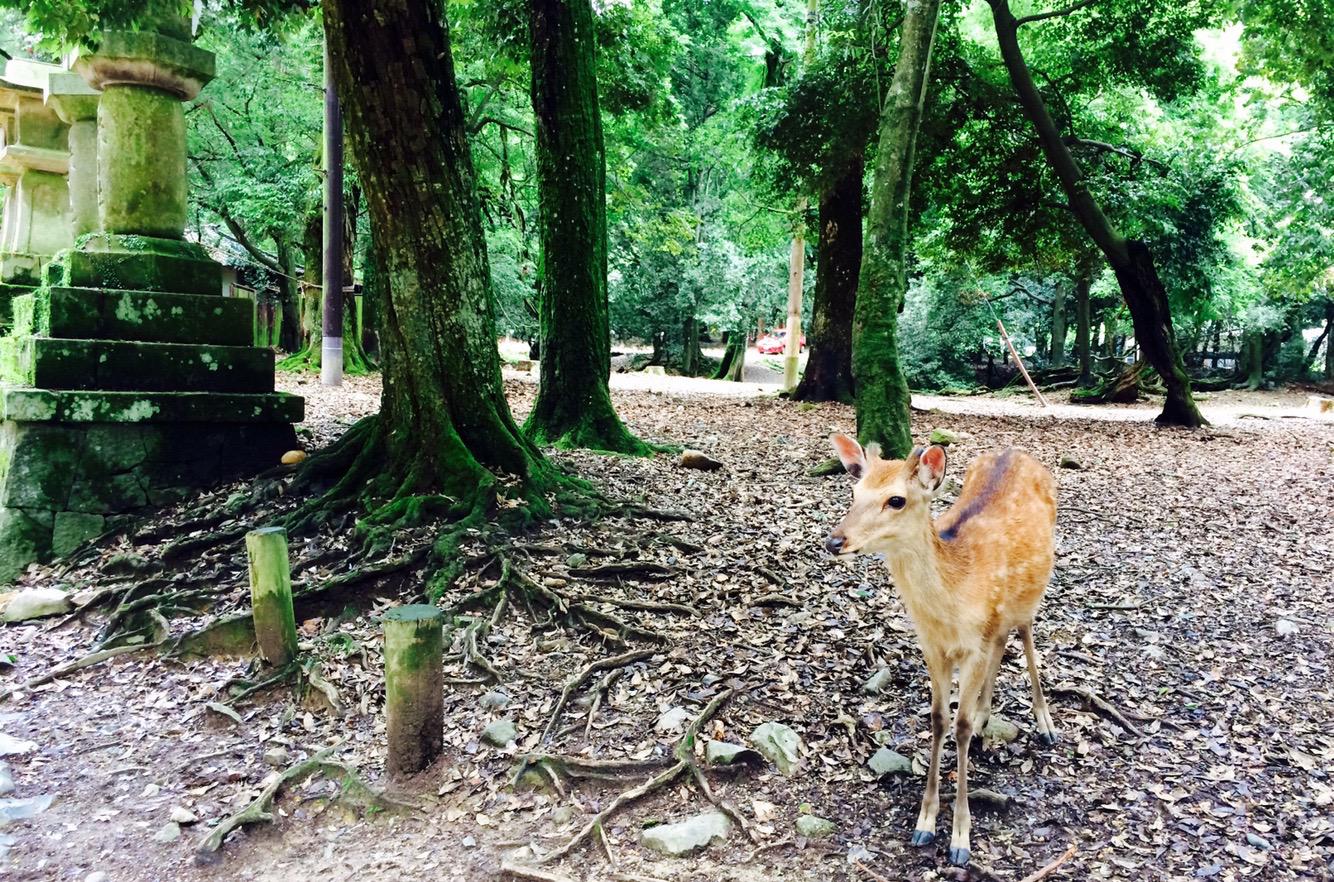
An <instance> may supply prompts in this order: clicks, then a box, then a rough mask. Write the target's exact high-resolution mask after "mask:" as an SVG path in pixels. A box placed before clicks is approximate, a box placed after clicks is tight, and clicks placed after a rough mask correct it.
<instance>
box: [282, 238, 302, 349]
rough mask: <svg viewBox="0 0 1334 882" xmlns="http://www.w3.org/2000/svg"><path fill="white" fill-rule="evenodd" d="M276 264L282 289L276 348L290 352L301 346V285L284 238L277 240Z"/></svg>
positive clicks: (293, 257)
mask: <svg viewBox="0 0 1334 882" xmlns="http://www.w3.org/2000/svg"><path fill="white" fill-rule="evenodd" d="M278 265H279V266H281V267H282V273H283V274H282V276H281V277H279V279H278V285H279V288H280V289H281V291H282V293H281V295H280V296H281V298H282V301H281V307H280V309H281V312H282V324H281V325H280V326H279V329H278V348H279V349H281V350H282V351H283V352H287V353H289V354H290V353H293V352H296V351H297V350H298V349H300V348H301V344H300V341H301V333H300V332H301V285H300V283H299V282H298V280H297V278H296V255H295V254H294V253H293V252H292V245H291V243H290V242H288V241H287V240H285V239H281V240H279V241H278Z"/></svg>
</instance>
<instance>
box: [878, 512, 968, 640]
mask: <svg viewBox="0 0 1334 882" xmlns="http://www.w3.org/2000/svg"><path fill="white" fill-rule="evenodd" d="M943 544H944V543H942V542H941V540H940V537H939V536H937V535H936V531H935V528H934V526H933V525H932V523H931V521H930V519H925V520H923V521H922V525H921V530H920V531H919V532H918V533H916V534H914V535H912V536H911V537H910V538H909V539H908V540H907V541H905V542H903V543H902V544H901V545H900V547H899V549H898V551H897V552H896V553H894V554H890V555H887V556H886V558H887V562H888V565H889V572H890V575H892V576H893V577H894V584H895V585H897V586H898V589H899V593H900V594H901V595H902V597H903V605H904V606H905V607H906V608H907V610H908V615H910V616H911V617H912V620H913V623H914V625H915V626H916V628H917V632H918V634H919V635H920V636H921V637H922V638H923V639H927V637H928V635H931V634H943V633H946V632H948V631H952V630H953V628H954V625H955V624H956V623H957V621H958V614H959V610H958V600H957V597H956V595H955V592H954V585H953V581H952V579H951V578H950V575H951V571H952V569H953V567H952V566H951V563H952V561H950V559H949V557H948V550H947V549H945V548H944V547H942V546H943Z"/></svg>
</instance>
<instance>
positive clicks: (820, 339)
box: [792, 156, 864, 403]
mask: <svg viewBox="0 0 1334 882" xmlns="http://www.w3.org/2000/svg"><path fill="white" fill-rule="evenodd" d="M863 171H864V163H863V161H862V158H861V157H860V156H856V157H854V158H853V159H852V160H851V161H850V162H849V163H848V167H847V169H846V170H845V171H844V173H843V175H842V176H841V177H840V178H839V179H838V181H836V182H835V183H834V185H833V186H832V187H830V188H829V191H828V192H827V193H825V194H824V195H823V196H822V197H821V198H820V247H819V250H818V252H817V254H816V259H815V260H816V263H815V294H814V298H813V302H812V304H811V310H812V312H811V329H810V334H809V337H808V341H809V343H810V349H809V350H808V355H807V357H806V370H805V372H804V373H803V374H802V376H801V383H800V384H799V385H798V386H797V390H796V392H794V393H793V395H792V397H793V398H794V399H796V400H797V401H843V402H849V403H850V402H852V401H853V400H854V390H855V388H856V387H855V385H854V384H853V382H852V318H853V313H854V312H855V310H856V305H857V274H858V273H859V272H860V270H861V263H862V211H863V200H862V177H863Z"/></svg>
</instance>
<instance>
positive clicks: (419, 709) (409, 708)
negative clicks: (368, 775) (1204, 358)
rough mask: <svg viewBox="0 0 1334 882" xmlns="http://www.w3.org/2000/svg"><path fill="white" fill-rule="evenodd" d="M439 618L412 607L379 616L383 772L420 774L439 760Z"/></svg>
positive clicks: (427, 610)
mask: <svg viewBox="0 0 1334 882" xmlns="http://www.w3.org/2000/svg"><path fill="white" fill-rule="evenodd" d="M444 619H445V617H444V614H443V613H442V612H441V611H440V609H439V608H438V607H434V606H427V605H425V604H412V605H409V606H400V607H397V608H395V609H391V610H390V611H389V612H387V613H385V614H384V694H385V710H386V715H387V716H388V718H389V719H388V731H387V733H386V735H387V738H388V745H387V750H388V753H387V755H386V758H385V770H386V771H387V772H388V773H389V774H390V775H391V776H399V775H410V774H412V773H413V772H420V771H421V770H422V769H424V768H426V767H427V766H429V765H430V764H431V762H432V761H433V760H434V759H435V758H436V757H437V756H439V755H440V747H441V745H442V744H443V742H444V728H445V695H444V688H445V683H444V679H445V671H444Z"/></svg>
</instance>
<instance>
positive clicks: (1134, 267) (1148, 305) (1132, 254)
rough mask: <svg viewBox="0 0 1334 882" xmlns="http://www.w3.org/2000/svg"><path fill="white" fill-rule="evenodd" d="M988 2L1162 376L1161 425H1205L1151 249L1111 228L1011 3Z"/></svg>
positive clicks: (1065, 180) (1004, 49) (1143, 346)
mask: <svg viewBox="0 0 1334 882" xmlns="http://www.w3.org/2000/svg"><path fill="white" fill-rule="evenodd" d="M987 2H988V3H990V4H991V11H992V18H993V20H994V22H995V25H996V39H997V41H998V42H999V44H1000V51H1001V58H1002V60H1003V61H1004V63H1005V69H1006V71H1007V72H1008V73H1009V75H1010V83H1011V84H1012V85H1013V86H1014V89H1015V92H1016V93H1018V96H1019V103H1020V104H1021V105H1022V106H1023V109H1024V113H1025V114H1026V115H1027V116H1028V118H1029V120H1030V121H1031V122H1032V123H1033V126H1034V128H1035V129H1036V130H1037V133H1038V139H1039V140H1040V141H1041V143H1042V151H1043V153H1044V154H1045V155H1046V157H1047V163H1048V165H1050V166H1051V169H1052V171H1053V172H1055V174H1056V177H1057V178H1058V179H1059V180H1060V182H1061V187H1062V188H1063V189H1064V191H1065V195H1066V198H1067V199H1068V200H1069V202H1070V209H1071V211H1073V212H1074V214H1075V216H1076V217H1077V218H1078V219H1079V222H1080V224H1082V225H1083V227H1084V229H1085V230H1086V231H1087V232H1088V234H1089V236H1090V238H1092V239H1093V241H1094V243H1096V244H1097V246H1098V248H1099V249H1100V250H1101V251H1102V253H1103V254H1104V255H1106V257H1107V260H1108V262H1109V263H1111V265H1112V270H1113V271H1114V272H1115V273H1116V280H1117V282H1118V283H1119V285H1120V287H1121V294H1122V296H1123V297H1124V298H1125V301H1126V306H1128V307H1129V308H1130V317H1131V319H1132V321H1133V322H1134V326H1135V339H1136V340H1137V341H1138V342H1139V346H1140V351H1141V352H1142V353H1143V355H1144V357H1145V358H1147V359H1148V361H1149V363H1150V364H1151V365H1153V367H1154V369H1155V370H1157V371H1158V375H1159V376H1161V377H1162V379H1163V384H1164V385H1165V386H1166V387H1167V400H1166V402H1164V404H1163V411H1162V413H1160V414H1159V415H1158V419H1157V422H1158V423H1159V424H1160V425H1173V426H1202V425H1205V424H1206V420H1205V419H1204V417H1203V416H1201V415H1200V411H1199V408H1198V407H1196V406H1195V399H1194V398H1192V397H1191V392H1190V378H1189V377H1188V376H1187V375H1186V369H1185V367H1184V366H1183V365H1182V363H1181V354H1180V353H1179V352H1178V351H1177V346H1176V340H1175V338H1174V337H1173V332H1172V314H1171V309H1170V307H1169V304H1168V301H1167V292H1166V290H1165V289H1164V288H1163V283H1162V280H1161V279H1160V278H1159V277H1158V271H1157V269H1156V268H1155V267H1154V263H1153V256H1152V255H1151V254H1150V253H1149V248H1148V246H1147V245H1145V244H1144V243H1143V242H1141V241H1139V240H1137V239H1126V238H1124V237H1123V236H1122V235H1121V234H1120V233H1119V232H1117V231H1116V230H1115V229H1114V228H1113V227H1112V225H1111V222H1110V221H1109V220H1108V219H1107V216H1106V215H1105V214H1104V213H1103V210H1102V206H1101V205H1099V204H1098V201H1097V200H1096V199H1094V198H1093V194H1092V193H1091V192H1089V189H1088V185H1087V183H1086V182H1085V181H1084V177H1083V173H1082V172H1081V171H1080V169H1079V165H1078V164H1077V163H1076V162H1075V158H1074V156H1073V155H1072V154H1071V153H1070V148H1069V147H1068V146H1066V144H1065V142H1064V140H1062V138H1061V133H1060V129H1059V128H1058V127H1057V125H1056V121H1055V120H1054V119H1052V116H1051V113H1050V112H1049V111H1048V110H1047V104H1046V102H1045V101H1044V100H1043V98H1042V95H1041V93H1039V92H1038V88H1037V85H1036V84H1035V83H1034V82H1033V76H1032V74H1031V73H1030V72H1029V70H1028V64H1027V63H1026V62H1025V61H1024V56H1023V52H1022V51H1021V50H1020V48H1019V21H1018V20H1017V19H1016V18H1015V17H1014V13H1012V12H1011V11H1010V5H1009V2H1008V0H987Z"/></svg>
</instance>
